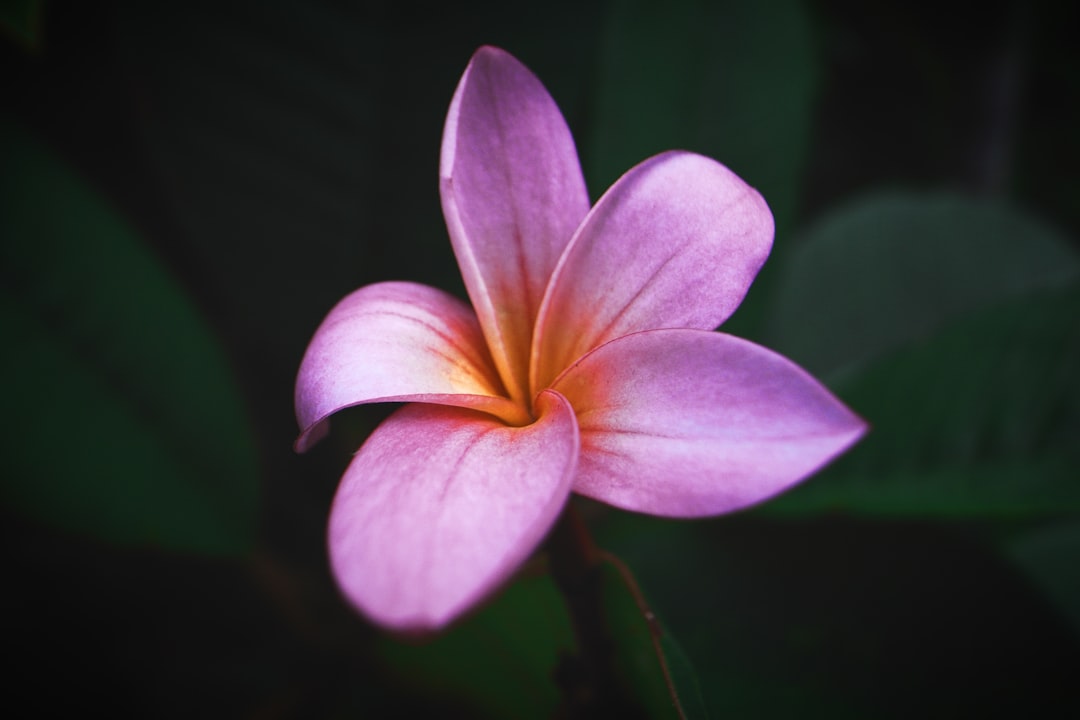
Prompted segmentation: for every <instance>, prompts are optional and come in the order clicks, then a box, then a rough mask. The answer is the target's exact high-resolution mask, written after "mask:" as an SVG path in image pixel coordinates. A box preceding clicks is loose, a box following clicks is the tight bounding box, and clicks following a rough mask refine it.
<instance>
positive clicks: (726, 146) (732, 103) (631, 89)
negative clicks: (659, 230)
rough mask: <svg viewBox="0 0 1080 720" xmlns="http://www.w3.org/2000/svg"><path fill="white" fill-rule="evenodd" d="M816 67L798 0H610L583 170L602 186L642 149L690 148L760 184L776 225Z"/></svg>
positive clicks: (805, 135) (800, 157) (795, 173)
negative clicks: (658, 0) (659, 0)
mask: <svg viewBox="0 0 1080 720" xmlns="http://www.w3.org/2000/svg"><path fill="white" fill-rule="evenodd" d="M819 74H820V73H819V68H818V62H817V56H816V54H815V52H814V47H813V42H812V33H811V27H810V23H809V19H808V18H807V16H806V13H805V10H804V8H803V7H802V4H801V3H800V2H798V1H797V0H784V1H782V2H772V3H752V2H735V1H729V2H705V1H704V0H679V1H678V2H667V3H662V4H661V3H653V2H648V1H647V0H634V1H633V2H617V3H610V4H609V6H608V13H607V27H606V33H605V35H604V38H603V45H602V47H601V55H600V69H599V74H598V80H597V83H596V92H595V99H594V103H595V110H594V118H593V124H592V128H593V129H592V133H591V135H590V136H589V138H588V139H589V142H588V144H586V145H585V155H586V159H587V167H588V172H587V173H586V177H587V178H588V179H589V182H590V183H592V188H593V191H594V192H596V191H602V190H603V189H604V188H606V187H608V186H609V185H610V184H611V183H612V182H613V181H614V180H615V179H616V178H618V176H619V175H621V174H622V173H624V172H626V171H627V170H629V169H630V167H631V166H633V165H635V164H637V163H639V162H641V161H642V160H644V159H645V158H646V157H648V156H650V155H653V154H656V153H658V152H662V151H664V150H670V149H673V148H683V149H686V150H693V151H696V152H700V153H703V154H705V155H709V156H710V157H714V158H716V159H717V160H719V161H720V162H722V163H724V164H725V165H727V166H728V167H730V168H731V169H732V170H734V171H735V172H736V173H738V174H739V175H740V176H741V177H742V178H743V179H745V180H746V181H747V182H749V183H750V184H751V185H753V186H754V187H756V188H757V189H758V190H760V191H761V193H762V194H763V195H764V196H765V199H766V200H767V201H768V203H769V206H770V207H771V208H772V211H773V213H774V215H775V216H776V219H777V225H778V227H780V228H781V232H782V231H783V229H784V228H786V226H787V225H788V223H789V222H790V221H791V218H792V214H793V213H794V211H795V204H796V202H797V200H798V193H799V183H800V179H801V173H802V170H803V164H804V162H805V157H806V153H807V144H808V139H809V131H810V121H811V111H812V102H813V99H814V94H815V90H816V86H817V81H818V77H819Z"/></svg>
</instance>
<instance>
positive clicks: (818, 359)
mask: <svg viewBox="0 0 1080 720" xmlns="http://www.w3.org/2000/svg"><path fill="white" fill-rule="evenodd" d="M779 264H780V265H781V267H780V268H779V271H778V272H779V277H778V283H777V286H776V288H777V292H776V297H775V302H774V303H773V311H772V317H771V321H770V325H769V334H768V336H767V340H766V344H767V345H768V346H769V347H772V348H774V349H775V350H777V351H778V352H781V353H783V354H784V355H787V356H788V357H790V358H792V359H793V360H795V361H796V362H798V363H799V364H801V365H802V366H803V367H805V368H806V369H807V370H809V371H810V372H811V373H813V374H815V375H818V376H823V377H826V378H835V377H837V376H838V373H840V372H843V371H851V370H855V369H857V368H858V367H859V366H860V365H862V364H865V363H867V362H869V361H871V360H873V359H874V358H877V357H879V356H881V355H882V354H883V353H886V352H888V351H890V350H894V349H896V348H899V347H901V346H903V345H905V344H907V343H911V342H915V341H921V340H925V339H927V338H928V337H930V336H931V335H932V334H933V333H934V332H935V331H936V330H938V329H939V328H941V327H942V326H943V325H944V324H946V323H948V322H950V321H951V320H954V319H956V318H958V317H960V316H962V315H963V314H965V313H968V312H972V311H975V310H978V309H979V308H981V307H985V306H987V305H989V304H992V303H995V302H999V301H1003V300H1006V299H1008V298H1011V297H1015V296H1017V295H1019V294H1022V293H1024V292H1026V291H1030V290H1035V289H1039V288H1043V287H1051V286H1054V285H1060V284H1061V283H1063V282H1065V281H1067V280H1068V279H1070V278H1073V277H1076V276H1077V274H1078V271H1080V260H1078V257H1077V253H1076V251H1075V250H1074V249H1073V248H1072V247H1071V246H1070V245H1069V242H1068V240H1067V239H1066V238H1065V237H1063V236H1062V235H1061V234H1060V233H1058V232H1057V231H1056V230H1054V229H1053V228H1052V227H1050V226H1048V225H1046V224H1044V223H1042V222H1040V221H1039V220H1037V219H1035V218H1032V217H1029V216H1028V215H1025V214H1024V213H1022V212H1020V211H1019V210H1017V209H1015V208H1010V207H1008V206H1004V205H1000V204H996V203H992V202H982V201H978V200H974V199H968V198H965V197H962V196H958V195H952V194H945V193H941V194H934V195H922V194H915V193H888V194H878V195H873V196H869V197H865V198H860V199H859V200H856V201H854V202H853V203H851V204H850V205H848V206H846V207H843V208H841V209H838V210H836V211H834V212H833V213H831V214H829V215H828V216H827V217H825V218H822V219H821V220H820V221H819V222H818V223H817V224H816V225H814V226H813V227H812V228H811V229H810V230H809V231H808V232H806V233H805V234H804V235H803V236H802V237H801V238H800V239H799V242H798V244H797V245H796V246H795V247H794V248H792V250H791V252H789V253H788V254H787V255H786V256H785V257H783V258H781V259H779ZM870 419H871V421H874V418H873V417H870Z"/></svg>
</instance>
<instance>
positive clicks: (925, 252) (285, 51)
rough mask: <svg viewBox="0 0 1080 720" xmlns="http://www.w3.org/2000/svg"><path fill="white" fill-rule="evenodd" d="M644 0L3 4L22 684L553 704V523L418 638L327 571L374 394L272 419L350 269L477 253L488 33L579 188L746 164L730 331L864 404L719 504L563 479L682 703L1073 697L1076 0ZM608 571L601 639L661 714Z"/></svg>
mask: <svg viewBox="0 0 1080 720" xmlns="http://www.w3.org/2000/svg"><path fill="white" fill-rule="evenodd" d="M663 5H664V7H663V10H660V9H658V8H659V4H652V3H646V2H625V3H624V2H614V1H612V2H608V3H571V2H549V3H540V4H537V3H533V4H529V5H523V6H522V7H514V6H513V4H509V3H494V2H491V3H465V4H457V3H447V4H445V5H444V6H443V7H440V8H436V9H434V10H433V9H431V8H425V9H424V10H423V11H421V10H419V9H414V8H411V7H399V6H396V5H393V4H391V3H378V2H371V3H318V2H300V1H296V2H290V1H287V0H282V1H280V2H271V3H254V2H252V3H239V2H215V3H210V2H186V3H175V4H174V3H163V4H158V3H142V2H138V3H136V2H130V3H125V2H97V3H82V2H45V3H35V2H13V1H8V2H4V3H2V4H0V8H2V13H0V77H2V78H3V80H2V83H0V102H2V105H0V242H2V245H0V247H2V255H0V283H2V291H0V322H2V325H0V329H2V331H3V333H4V337H5V342H4V350H3V353H2V356H3V365H0V370H2V371H3V373H4V375H3V377H4V378H5V380H6V383H7V388H6V391H5V393H4V398H5V400H4V402H5V404H4V425H3V427H2V428H0V432H2V437H3V439H2V440H0V457H2V458H3V460H2V461H0V462H2V465H0V476H2V477H3V484H2V489H3V493H2V495H0V500H2V509H0V521H2V523H3V527H4V532H5V539H4V557H3V561H4V568H5V572H4V580H3V586H4V591H3V603H4V604H3V613H2V617H3V623H4V625H3V630H2V632H3V637H4V639H5V640H4V644H5V648H6V650H7V656H8V658H9V664H11V665H12V666H13V668H14V670H13V671H9V672H8V674H7V676H6V678H5V685H6V686H7V687H8V688H9V691H8V694H9V700H8V702H9V703H12V704H17V703H18V701H20V700H30V701H32V702H33V706H34V707H36V708H40V709H42V710H62V711H65V712H76V711H77V712H80V713H81V712H89V711H91V710H93V709H102V710H104V711H105V713H106V714H107V715H109V716H115V717H125V716H135V717H193V716H198V717H353V716H356V717H368V716H375V717H381V716H402V715H408V714H410V713H412V712H423V713H426V714H429V715H432V714H439V715H446V714H452V713H453V712H454V711H455V710H457V711H460V712H464V713H467V714H470V715H476V714H479V715H491V716H497V717H500V716H521V717H530V716H537V717H545V716H548V715H550V714H551V713H552V712H553V711H554V710H555V709H556V708H557V706H558V704H559V702H560V695H559V688H558V684H557V682H556V673H555V668H556V667H560V668H563V669H564V670H565V668H566V667H567V664H566V660H565V658H566V656H567V653H568V652H569V651H570V650H571V649H572V644H573V639H572V633H571V631H570V628H569V625H568V623H567V619H566V617H565V612H564V610H563V608H562V605H561V601H560V598H559V596H558V595H557V594H556V592H555V590H554V587H553V586H552V585H551V582H550V580H548V578H547V577H546V575H545V574H544V572H543V569H542V563H534V564H531V565H530V566H529V567H528V568H527V569H526V572H525V573H524V575H523V576H522V578H521V579H520V580H518V581H517V582H516V583H515V584H513V585H512V586H511V587H510V588H509V589H508V590H507V591H506V592H505V593H504V594H502V595H501V596H500V597H499V599H498V600H496V601H495V602H494V603H493V604H491V605H489V606H488V607H486V608H485V609H482V610H481V611H479V612H478V613H476V614H475V615H473V616H472V617H470V618H469V619H468V620H466V621H465V622H464V623H462V624H461V625H460V626H458V627H457V628H455V629H454V630H453V631H452V632H451V633H450V634H448V635H447V636H446V637H444V638H441V639H439V640H437V641H434V642H429V643H422V644H419V645H417V644H416V643H401V642H399V641H398V640H395V639H393V638H388V637H386V636H384V635H383V634H382V633H380V632H379V631H377V630H375V629H374V628H372V627H370V626H368V625H367V624H366V623H365V622H364V621H363V620H362V619H360V618H359V617H357V616H356V615H355V614H353V613H352V612H351V611H350V610H348V609H347V608H346V607H345V605H344V604H343V603H342V601H341V600H340V599H339V597H338V595H337V593H336V591H335V589H334V587H333V584H332V580H331V578H330V576H329V573H328V569H327V566H326V559H325V550H324V544H323V543H324V529H325V519H326V513H327V509H328V506H329V502H330V499H331V497H332V495H333V492H334V489H335V487H336V484H337V480H338V477H339V476H340V473H341V471H342V469H343V467H344V465H345V464H346V463H347V462H348V459H349V457H350V454H351V453H352V452H353V451H355V449H356V448H357V447H358V446H359V443H360V442H361V441H362V439H363V438H364V437H365V435H366V433H367V432H369V431H370V430H371V429H372V428H373V427H374V425H375V424H376V423H377V422H378V420H379V418H380V417H382V416H383V415H384V414H385V413H386V412H387V411H388V409H387V408H367V409H360V410H354V411H351V412H348V413H345V414H344V417H343V418H342V419H341V420H340V421H339V422H336V423H335V425H334V431H333V433H332V434H331V436H330V438H329V439H328V440H327V441H325V442H324V443H323V444H322V445H320V446H319V447H318V448H317V449H316V450H314V451H313V452H311V453H309V454H308V455H305V456H297V455H294V454H293V452H292V450H291V444H292V441H293V439H294V437H295V434H296V427H295V422H294V419H293V416H292V384H293V380H294V377H295V372H296V368H297V366H298V364H299V361H300V358H301V356H302V354H303V351H304V348H305V346H306V343H307V341H308V339H309V338H310V336H311V334H312V332H313V331H314V329H315V327H316V326H317V324H318V323H319V321H320V320H321V318H322V317H323V315H324V314H325V313H326V312H327V311H328V310H329V309H330V307H331V306H332V305H333V304H334V303H335V302H336V301H337V300H338V299H340V298H341V297H342V296H344V295H345V294H346V293H348V292H350V291H351V290H353V289H355V288H356V287H359V286H360V285H363V284H365V283H370V282H376V281H379V280H388V279H406V280H413V281H418V282H425V283H429V284H433V285H436V286H439V287H442V288H445V289H448V290H450V291H452V292H457V293H461V281H460V278H459V277H458V274H457V268H456V265H455V264H454V260H453V256H452V254H451V251H450V246H449V243H448V241H447V237H446V232H445V229H444V227H443V224H442V218H441V214H440V210H439V198H438V192H437V181H436V178H437V162H438V152H439V142H440V136H441V131H442V123H443V120H444V116H445V112H446V108H447V105H448V103H449V100H450V97H451V95H452V93H453V90H454V87H455V85H456V83H457V80H458V78H459V77H460V74H461V72H462V70H463V69H464V67H465V65H466V63H467V62H468V59H469V56H470V55H471V54H472V52H473V51H474V50H475V48H476V47H477V46H479V45H481V44H484V43H489V44H495V45H499V46H502V47H504V48H506V49H507V50H509V51H510V52H512V53H513V54H515V55H516V56H517V57H518V58H520V59H521V60H522V61H523V62H525V63H526V64H527V65H528V66H529V67H530V68H531V69H532V70H533V71H534V72H536V74H537V75H538V76H539V77H540V78H541V79H542V80H543V82H544V83H545V85H546V86H547V87H548V89H549V90H550V91H551V93H552V95H553V96H554V97H555V99H556V101H557V102H558V103H559V105H560V107H561V108H562V109H563V112H564V114H565V115H566V117H567V120H568V122H569V124H570V126H571V129H572V130H573V132H574V135H575V138H576V140H577V143H578V149H579V153H580V154H581V157H582V162H583V166H584V168H585V173H586V178H587V181H588V184H589V188H590V192H591V193H592V195H593V197H594V198H595V197H597V196H598V195H599V194H600V193H601V192H602V191H603V190H604V189H605V188H606V187H607V186H608V185H609V184H610V183H611V182H612V181H613V180H614V179H615V178H617V177H618V175H619V174H620V173H621V172H623V171H624V170H626V169H628V168H629V167H630V166H632V165H633V164H634V163H636V162H638V161H640V160H642V159H644V158H645V157H647V156H648V155H650V154H652V153H655V152H659V151H662V150H666V149H670V148H676V147H682V148H687V149H691V150H695V151H698V152H702V153H705V154H708V155H710V156H712V157H715V158H717V159H718V160H720V161H721V162H724V163H725V164H728V165H729V166H730V167H732V168H733V169H734V170H735V171H736V172H738V173H739V174H740V175H741V176H743V177H744V178H745V179H747V180H748V181H749V182H750V183H751V184H753V185H755V186H756V187H758V188H759V189H760V190H761V191H762V193H763V194H764V196H765V197H766V199H767V200H768V201H769V203H770V206H771V207H772V209H773V212H774V214H775V216H776V220H777V237H776V243H775V248H774V251H773V256H772V257H771V259H770V261H769V263H768V264H767V265H766V269H765V270H764V271H763V272H762V274H761V276H760V277H759V279H758V282H757V283H756V284H755V287H754V289H753V291H752V292H751V294H750V296H749V297H748V299H747V301H746V303H744V306H743V307H742V308H741V309H740V310H739V312H738V313H737V315H736V316H735V317H734V318H733V319H732V321H731V322H730V323H729V324H728V327H727V328H725V329H727V330H730V331H731V332H733V333H735V334H739V335H743V336H746V337H750V338H752V339H754V340H757V341H759V342H762V343H763V344H766V345H768V346H770V347H773V348H776V349H778V350H780V351H782V352H784V353H785V354H787V355H789V356H790V357H792V358H793V359H795V360H796V361H798V362H800V363H802V364H803V365H804V366H806V367H807V368H808V369H810V370H811V371H812V372H814V374H815V375H817V376H818V377H821V378H822V379H823V380H825V381H826V382H827V383H828V384H829V385H830V386H831V387H832V388H833V389H834V390H835V391H836V392H837V393H838V394H839V395H840V396H841V397H843V398H844V399H845V400H846V401H847V402H848V403H849V404H850V405H851V406H852V407H853V408H854V409H855V410H856V411H858V412H859V413H860V414H862V415H863V416H864V417H866V418H867V419H868V421H869V422H870V423H871V425H872V431H871V434H870V435H869V436H868V437H867V439H866V440H865V441H864V442H863V443H862V444H861V445H860V446H859V447H858V448H857V449H856V450H855V451H854V452H852V453H851V454H850V455H849V456H846V457H845V458H843V459H841V460H840V461H839V462H837V463H836V464H835V465H834V466H833V467H831V468H829V469H828V470H827V471H826V472H824V473H822V474H821V475H819V476H818V477H815V478H814V479H811V480H810V481H808V482H807V483H806V484H805V485H804V486H801V487H800V488H798V489H796V490H795V491H793V492H792V493H790V494H789V495H787V496H784V497H782V498H779V499H777V500H776V501H775V502H773V503H770V504H767V505H765V506H763V507H761V508H758V509H755V510H752V511H749V512H745V513H741V514H739V515H737V516H732V517H726V518H718V519H712V520H708V521H699V522H692V523H688V522H676V521H670V520H659V519H653V518H643V517H636V516H631V515H628V514H625V513H621V512H617V511H613V510H609V509H607V508H604V507H601V506H597V505H593V504H589V505H584V506H583V507H582V510H583V514H584V516H585V517H586V519H587V521H588V522H589V524H590V526H591V527H592V529H593V531H594V534H595V535H596V538H597V540H598V542H599V543H600V544H601V545H602V546H603V547H605V548H607V549H609V550H611V551H612V552H614V553H616V554H617V555H619V556H620V557H621V558H623V559H624V560H625V561H626V562H627V563H628V564H629V566H630V567H631V568H632V569H633V571H634V572H635V574H636V576H637V579H638V582H639V583H640V585H641V587H642V589H643V590H644V593H645V595H646V596H647V597H648V599H649V600H650V602H651V603H652V604H653V606H654V608H655V609H656V611H657V613H658V615H659V616H660V618H661V619H662V621H663V622H664V626H665V627H666V629H667V630H668V631H669V632H670V635H668V636H665V648H666V650H667V656H668V660H669V662H670V663H671V664H672V666H673V668H674V670H675V674H676V683H677V684H678V686H679V689H680V693H681V694H682V695H683V698H684V700H685V701H686V702H685V704H686V707H687V710H688V711H690V713H691V716H707V715H711V716H713V717H724V718H736V717H737V718H788V717H826V718H837V717H874V718H891V717H895V718H906V717H958V716H965V717H1002V718H1004V717H1018V716H1022V717H1063V716H1068V715H1069V714H1070V713H1078V712H1080V700H1078V695H1077V693H1076V690H1075V687H1074V683H1075V678H1076V677H1080V570H1078V568H1080V479H1078V478H1080V450H1078V449H1077V446H1078V445H1080V443H1078V442H1077V439H1078V437H1080V380H1078V379H1077V373H1076V370H1077V368H1078V367H1080V284H1078V280H1077V278H1078V277H1080V270H1078V269H1080V261H1078V252H1080V248H1078V244H1077V238H1080V179H1078V174H1077V167H1080V143H1078V142H1077V140H1076V137H1075V136H1076V128H1077V127H1080V72H1078V71H1080V64H1078V62H1077V60H1078V57H1077V50H1076V44H1075V38H1074V35H1075V30H1074V29H1075V28H1076V27H1078V26H1080V18H1078V17H1077V15H1078V13H1077V10H1076V9H1075V8H1076V6H1075V4H1070V3H1064V2H1042V3H1027V2H1011V3H1010V2H993V3H986V4H983V5H981V6H980V9H979V11H978V12H977V13H972V12H965V11H964V7H965V6H964V5H961V4H956V5H955V6H953V5H952V4H950V3H935V4H933V5H926V6H923V5H922V4H915V5H912V4H911V3H905V2H886V3H873V4H867V3H856V2H846V1H844V0H807V2H797V1H796V0H788V1H784V2H775V3H752V2H723V3H720V2H718V3H706V2H692V1H690V0H683V1H681V2H671V3H665V4H663ZM871 6H872V7H871ZM609 575H610V574H609ZM613 578H614V576H609V577H607V582H606V584H605V587H606V588H608V590H609V592H608V595H607V597H608V606H607V610H608V616H609V625H610V626H611V632H612V634H613V636H614V637H615V639H616V644H617V646H618V648H619V654H618V656H617V660H616V665H617V669H618V672H619V673H620V677H621V678H623V680H624V682H625V683H626V684H627V687H628V688H632V693H631V694H634V695H635V696H636V697H638V698H639V699H640V700H641V702H642V707H644V708H646V709H647V710H648V712H649V713H651V714H654V715H655V714H659V715H661V716H662V715H663V714H664V713H665V712H668V710H667V708H666V707H665V704H664V691H663V686H662V684H658V681H657V678H658V677H659V675H658V666H657V665H656V661H655V659H654V658H653V657H652V656H651V655H650V652H649V648H650V645H649V643H648V642H647V639H648V636H647V633H644V631H643V626H642V625H641V622H640V619H639V618H638V617H637V616H636V614H635V612H634V608H633V605H632V603H631V602H630V601H629V596H627V595H626V594H625V592H624V591H623V589H622V588H621V586H620V585H619V583H618V582H617V581H616V580H614V579H613ZM560 657H562V658H563V660H562V661H560ZM698 691H699V692H698Z"/></svg>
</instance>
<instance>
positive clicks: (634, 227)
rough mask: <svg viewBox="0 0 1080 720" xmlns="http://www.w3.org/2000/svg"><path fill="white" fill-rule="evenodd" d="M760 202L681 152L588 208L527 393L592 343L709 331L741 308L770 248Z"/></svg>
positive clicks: (709, 164)
mask: <svg viewBox="0 0 1080 720" xmlns="http://www.w3.org/2000/svg"><path fill="white" fill-rule="evenodd" d="M772 237H773V221H772V214H771V213H770V212H769V208H768V206H767V205H766V204H765V201H764V200H763V199H762V197H761V196H760V195H759V194H758V193H757V191H755V190H754V189H753V188H751V187H750V186H748V185H747V184H746V183H744V182H743V181H742V180H740V179H739V178H738V177H737V176H736V175H735V174H734V173H732V172H731V171H730V170H728V169H727V168H725V167H724V166H723V165H720V164H719V163H717V162H715V161H713V160H710V159H708V158H705V157H702V156H700V155H693V154H691V153H686V152H669V153H664V154H662V155H657V156H655V157H653V158H650V159H649V160H646V161H645V162H643V163H641V164H640V165H638V166H636V167H635V168H633V169H632V170H630V171H629V172H627V173H626V174H625V175H623V176H622V177H621V178H620V179H619V181H618V182H616V183H615V184H614V185H613V186H612V187H611V189H610V190H608V191H607V193H605V195H604V196H603V197H602V198H601V199H600V201H599V202H598V203H597V204H596V207H594V208H593V210H592V212H590V213H589V216H588V218H586V220H585V222H584V224H583V225H582V227H581V229H580V230H578V233H577V235H576V236H575V237H574V239H573V241H572V242H571V245H570V247H568V248H567V251H566V253H565V254H564V256H563V258H562V259H561V260H560V262H559V266H558V268H557V269H556V270H555V275H554V277H553V278H552V282H551V287H550V288H549V290H548V295H547V297H545V299H544V305H543V306H542V309H541V314H540V319H539V320H538V322H537V330H536V333H537V338H536V341H535V345H534V350H533V352H534V353H535V360H534V368H533V372H534V373H535V376H534V377H533V378H532V387H533V388H535V389H541V388H544V387H546V386H547V384H548V383H549V382H550V381H551V380H552V379H553V378H554V377H555V376H556V375H557V374H558V373H559V372H560V371H561V370H562V369H563V368H565V367H566V366H567V365H568V364H569V363H571V362H573V361H574V360H575V359H577V358H578V357H581V355H583V354H584V353H586V352H588V351H589V350H591V349H592V348H594V347H597V346H598V345H600V344H601V343H604V342H607V341H608V340H612V339H614V338H617V337H622V336H623V335H628V334H630V333H632V332H638V331H641V330H653V329H657V328H674V327H686V328H698V329H701V330H711V329H713V328H715V327H717V326H718V325H719V324H720V323H722V322H723V321H724V320H726V319H727V318H728V316H730V315H731V313H733V312H734V311H735V308H737V307H738V306H739V303H740V302H742V299H743V296H744V295H746V291H747V289H748V288H749V287H750V283H751V282H752V281H753V279H754V276H755V275H757V272H758V270H759V269H760V268H761V265H762V264H763V263H764V262H765V258H766V256H768V254H769V249H770V248H771V246H772Z"/></svg>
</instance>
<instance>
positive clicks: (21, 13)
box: [0, 0, 44, 49]
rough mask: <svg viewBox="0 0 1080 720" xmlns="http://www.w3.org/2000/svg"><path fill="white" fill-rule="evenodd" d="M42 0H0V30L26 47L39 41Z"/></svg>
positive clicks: (35, 44) (32, 45)
mask: <svg viewBox="0 0 1080 720" xmlns="http://www.w3.org/2000/svg"><path fill="white" fill-rule="evenodd" d="M43 4H44V3H43V2H42V0H0V30H4V31H6V32H7V33H8V34H9V35H11V36H13V37H15V38H16V39H18V40H19V41H20V42H21V43H22V44H23V45H25V46H26V47H28V48H31V49H34V48H37V47H38V45H39V44H40V42H41V36H40V34H39V33H40V27H41V10H42V5H43Z"/></svg>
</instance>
